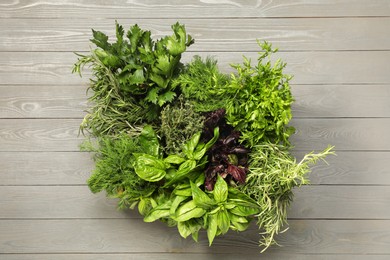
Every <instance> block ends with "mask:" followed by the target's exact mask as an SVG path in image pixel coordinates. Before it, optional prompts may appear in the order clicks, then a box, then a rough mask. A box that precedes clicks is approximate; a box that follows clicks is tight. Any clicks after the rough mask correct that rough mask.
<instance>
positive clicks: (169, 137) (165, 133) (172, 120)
mask: <svg viewBox="0 0 390 260" xmlns="http://www.w3.org/2000/svg"><path fill="white" fill-rule="evenodd" d="M203 122H204V117H203V116H202V115H201V114H200V113H197V112H195V110H194V105H192V104H191V103H190V102H189V101H188V100H185V99H184V98H183V96H180V97H179V98H178V99H177V102H175V103H174V104H168V105H166V106H165V107H164V108H163V110H162V111H161V127H160V131H159V134H160V135H161V137H162V138H163V140H164V142H165V146H164V152H165V153H167V154H175V153H179V152H180V151H181V146H182V145H183V144H184V143H185V142H187V141H188V140H189V139H190V138H191V137H192V136H193V135H194V134H195V133H197V132H199V131H201V130H202V128H203Z"/></svg>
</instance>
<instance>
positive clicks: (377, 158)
mask: <svg viewBox="0 0 390 260" xmlns="http://www.w3.org/2000/svg"><path fill="white" fill-rule="evenodd" d="M336 153H337V156H328V157H327V158H326V161H327V162H328V163H329V165H327V164H325V163H324V162H318V164H317V165H315V166H313V167H312V172H311V173H310V174H309V178H310V182H311V183H312V184H337V185H339V184H344V185H390V169H389V167H387V165H388V164H389V161H390V153H388V152H373V151H370V152H362V151H361V152H356V151H354V152H343V151H339V150H338V149H337V147H336ZM293 154H294V155H295V156H297V158H298V159H301V158H302V157H303V153H302V152H296V151H293Z"/></svg>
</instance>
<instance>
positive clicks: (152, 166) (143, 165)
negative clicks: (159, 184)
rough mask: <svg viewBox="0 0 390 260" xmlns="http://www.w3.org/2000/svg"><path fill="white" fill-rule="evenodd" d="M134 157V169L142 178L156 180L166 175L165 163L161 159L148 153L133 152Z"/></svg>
mask: <svg viewBox="0 0 390 260" xmlns="http://www.w3.org/2000/svg"><path fill="white" fill-rule="evenodd" d="M133 155H134V156H135V158H136V161H135V165H134V171H135V173H136V174H137V175H138V176H139V177H140V178H141V179H143V180H146V181H150V182H156V181H159V180H161V179H163V178H164V176H165V175H166V171H165V169H166V165H165V163H164V161H163V160H160V159H157V158H156V157H154V156H152V155H149V154H141V153H134V154H133Z"/></svg>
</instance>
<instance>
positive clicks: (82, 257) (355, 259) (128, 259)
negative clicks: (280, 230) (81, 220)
mask: <svg viewBox="0 0 390 260" xmlns="http://www.w3.org/2000/svg"><path fill="white" fill-rule="evenodd" d="M0 256H3V257H4V259H7V260H53V259H56V260H97V259H98V260H113V259H114V260H183V259H187V260H203V259H204V260H206V259H207V260H210V259H224V260H237V259H243V258H242V257H243V255H242V254H238V253H230V254H223V253H221V254H213V253H204V254H202V253H189V254H186V253H155V254H153V253H128V254H123V253H117V254H91V253H88V254H62V255H60V254H0ZM259 258H260V259H262V260H275V259H278V260H313V259H315V260H330V259H332V260H367V259H370V260H388V259H389V255H378V254H372V255H350V254H348V255H346V254H338V255H335V254H308V255H305V254H294V255H293V254H289V253H283V254H262V255H260V256H259V255H258V254H253V255H245V260H258V259H259Z"/></svg>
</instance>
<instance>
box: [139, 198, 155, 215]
mask: <svg viewBox="0 0 390 260" xmlns="http://www.w3.org/2000/svg"><path fill="white" fill-rule="evenodd" d="M152 208H153V206H152V202H151V201H150V199H148V198H141V199H140V201H139V203H138V211H139V213H140V214H141V215H143V216H145V215H147V214H148V213H149V212H150V210H151V209H152Z"/></svg>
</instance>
